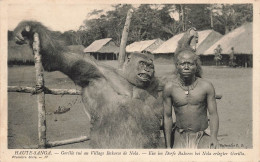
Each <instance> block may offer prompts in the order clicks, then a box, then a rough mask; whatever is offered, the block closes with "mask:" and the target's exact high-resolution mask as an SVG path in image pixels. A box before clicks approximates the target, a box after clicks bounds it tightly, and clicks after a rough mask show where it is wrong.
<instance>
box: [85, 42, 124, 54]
mask: <svg viewBox="0 0 260 162" xmlns="http://www.w3.org/2000/svg"><path fill="white" fill-rule="evenodd" d="M84 52H85V53H90V52H96V53H118V52H119V47H118V46H116V45H115V43H114V42H113V41H112V38H105V39H100V40H96V41H94V42H93V43H91V44H90V45H89V46H88V47H87V48H85V49H84Z"/></svg>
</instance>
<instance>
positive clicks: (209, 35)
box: [153, 30, 222, 54]
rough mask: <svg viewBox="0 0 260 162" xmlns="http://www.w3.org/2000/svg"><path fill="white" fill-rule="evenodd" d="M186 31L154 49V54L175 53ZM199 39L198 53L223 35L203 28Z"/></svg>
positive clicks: (199, 32) (199, 33)
mask: <svg viewBox="0 0 260 162" xmlns="http://www.w3.org/2000/svg"><path fill="white" fill-rule="evenodd" d="M183 35H184V33H180V34H177V35H175V36H173V37H172V38H170V39H169V40H167V41H166V42H164V43H163V44H162V45H161V46H160V47H159V48H157V49H156V50H154V51H153V53H154V54H159V53H160V54H167V53H174V52H175V50H176V49H177V46H178V41H179V40H180V39H181V38H182V37H183ZM198 36H199V40H198V43H197V51H196V53H197V54H200V53H202V52H204V50H206V49H207V48H209V47H210V46H211V45H212V44H214V43H215V42H216V41H217V40H219V39H220V38H221V37H222V35H221V34H220V33H218V32H216V31H214V30H203V31H198Z"/></svg>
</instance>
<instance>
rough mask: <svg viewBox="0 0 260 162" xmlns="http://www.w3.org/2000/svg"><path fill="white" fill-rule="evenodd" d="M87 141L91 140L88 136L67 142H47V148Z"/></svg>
mask: <svg viewBox="0 0 260 162" xmlns="http://www.w3.org/2000/svg"><path fill="white" fill-rule="evenodd" d="M87 140H89V138H88V137H87V136H81V137H78V138H72V139H67V140H63V141H54V142H47V143H46V146H47V147H55V146H61V145H67V144H71V143H78V142H83V141H87Z"/></svg>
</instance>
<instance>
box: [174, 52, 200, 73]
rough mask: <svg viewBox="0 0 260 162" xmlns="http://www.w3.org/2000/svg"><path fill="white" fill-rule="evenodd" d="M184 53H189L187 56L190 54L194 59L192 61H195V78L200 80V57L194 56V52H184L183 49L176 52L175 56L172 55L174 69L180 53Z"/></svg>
mask: <svg viewBox="0 0 260 162" xmlns="http://www.w3.org/2000/svg"><path fill="white" fill-rule="evenodd" d="M184 52H187V53H189V54H191V55H193V56H194V58H195V60H194V61H195V64H196V66H197V69H196V73H195V76H196V77H199V78H201V77H202V68H201V61H200V57H199V56H198V55H196V53H194V52H193V51H191V50H186V49H185V50H180V51H178V53H176V54H175V55H174V59H173V62H174V65H175V67H176V68H177V65H178V61H179V55H180V54H181V53H184ZM175 73H176V74H177V73H178V72H177V70H176V71H175Z"/></svg>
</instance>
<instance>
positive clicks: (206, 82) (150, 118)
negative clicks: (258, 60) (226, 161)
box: [0, 1, 259, 161]
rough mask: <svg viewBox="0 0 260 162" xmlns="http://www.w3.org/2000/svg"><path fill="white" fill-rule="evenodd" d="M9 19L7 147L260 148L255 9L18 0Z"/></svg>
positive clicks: (7, 5) (9, 11) (228, 5)
mask: <svg viewBox="0 0 260 162" xmlns="http://www.w3.org/2000/svg"><path fill="white" fill-rule="evenodd" d="M2 8H3V7H2ZM5 11H6V13H7V15H6V17H5V18H3V17H1V19H5V20H6V21H5V22H6V23H7V24H6V25H5V27H6V28H7V30H3V29H1V34H2V33H3V32H5V35H6V39H7V40H6V45H7V47H6V51H7V52H6V63H5V64H6V69H7V73H6V78H7V79H6V82H7V85H6V86H7V87H6V91H7V92H6V93H7V94H6V95H7V100H6V104H7V108H6V112H7V117H6V119H7V121H5V122H6V123H7V128H6V134H5V136H6V140H7V141H6V146H7V148H6V149H7V150H15V149H19V150H20V149H22V150H28V149H29V150H35V149H36V150H37V149H47V150H46V151H48V150H53V149H54V150H55V149H57V150H58V149H78V150H91V149H92V150H93V149H95V150H96V149H123V150H127V149H149V150H152V151H153V150H154V151H155V149H156V150H163V149H165V150H170V151H171V150H172V151H174V150H186V149H188V150H189V149H195V150H198V151H199V150H201V149H204V150H205V149H210V150H219V149H225V150H237V152H235V153H234V155H243V154H244V153H243V152H240V151H239V150H253V149H255V148H256V147H257V148H258V147H259V146H256V145H255V144H254V142H255V139H254V137H255V136H254V130H253V125H254V122H255V120H254V119H255V118H254V117H253V116H254V104H253V97H254V96H253V94H254V93H253V92H254V88H253V80H254V77H255V76H254V77H253V72H254V69H255V64H253V62H255V61H254V59H255V55H254V54H253V53H255V52H256V51H253V44H254V38H253V37H254V35H256V33H254V32H256V30H253V26H254V23H255V22H254V20H255V19H254V3H253V2H252V3H250V2H248V3H237V2H236V3H222V2H219V3H217V2H216V3H180V2H174V1H172V2H168V3H158V2H157V3H133V2H132V3H123V2H121V1H120V2H118V3H115V2H113V3H94V2H93V3H87V2H86V3H83V2H81V3H73V2H70V3H53V2H51V1H46V3H41V2H38V3H37V2H36V3H14V2H12V3H5ZM3 26H4V25H3ZM1 45H2V44H1ZM2 61H3V60H2ZM2 76H3V75H1V78H2ZM2 85H4V84H2ZM2 85H1V86H2ZM1 109H2V107H1ZM256 113H258V111H257V112H256ZM257 120H258V119H257ZM1 127H2V126H1ZM258 127H259V126H258ZM258 132H259V131H258ZM257 138H259V137H257ZM172 153H175V152H172ZM52 154H54V153H52ZM57 154H58V153H57ZM64 154H65V153H64ZM66 154H68V155H72V153H70V152H69V151H67V153H66ZM90 154H91V155H92V154H102V152H98V151H97V152H93V151H90ZM105 154H106V155H108V154H112V155H116V154H117V153H116V152H113V151H112V150H111V152H109V151H108V152H105ZM118 154H119V155H121V152H118ZM131 154H135V153H134V152H131V151H130V155H131ZM137 154H138V152H137ZM142 154H146V153H142ZM147 154H148V155H150V154H152V152H150V151H149V152H148V153H147ZM157 154H158V155H160V154H159V153H157ZM157 154H156V155H157ZM195 154H196V153H195ZM203 154H205V155H208V154H207V153H205V152H203ZM16 155H17V157H18V155H19V156H20V155H21V152H20V153H18V152H15V155H14V156H16ZM60 155H62V152H61V153H60ZM73 155H74V153H73ZM174 155H175V154H174ZM177 155H180V152H178V151H177ZM183 155H186V153H185V152H184V154H183ZM192 155H194V154H192ZM223 155H225V153H223ZM231 155H232V154H231ZM221 156H222V155H221ZM11 157H12V156H11ZM12 158H13V160H15V159H19V158H14V157H12ZM0 161H1V160H0Z"/></svg>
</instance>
